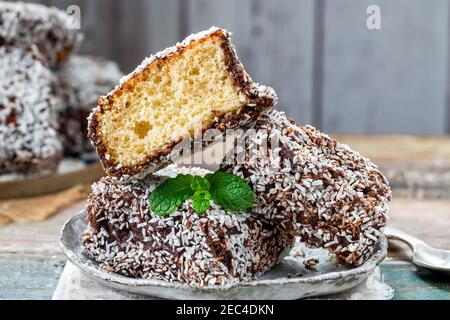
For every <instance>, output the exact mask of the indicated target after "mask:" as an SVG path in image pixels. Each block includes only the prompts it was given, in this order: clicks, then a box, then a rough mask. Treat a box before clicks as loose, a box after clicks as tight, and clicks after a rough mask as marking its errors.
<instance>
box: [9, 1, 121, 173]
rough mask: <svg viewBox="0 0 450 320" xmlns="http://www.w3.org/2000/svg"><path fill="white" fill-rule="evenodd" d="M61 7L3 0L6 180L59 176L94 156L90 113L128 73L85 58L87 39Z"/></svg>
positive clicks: (111, 64) (110, 65)
mask: <svg viewBox="0 0 450 320" xmlns="http://www.w3.org/2000/svg"><path fill="white" fill-rule="evenodd" d="M68 21H69V16H68V15H67V14H66V13H65V12H64V11H61V10H58V9H56V8H50V7H46V6H43V5H39V4H31V3H21V2H15V3H13V2H3V1H0V175H2V174H8V175H9V174H18V175H22V176H25V177H29V176H32V175H47V174H52V173H54V172H55V171H56V169H57V167H58V164H59V162H60V161H61V159H62V158H63V156H64V155H68V156H79V155H80V154H81V153H82V152H84V151H89V148H86V146H87V143H86V142H87V139H86V138H85V136H86V132H83V129H86V130H87V128H86V127H87V120H86V118H87V115H88V113H89V112H90V110H91V108H92V106H93V105H94V106H95V103H96V100H97V98H98V96H99V95H100V94H102V93H103V92H105V90H110V89H112V88H113V86H114V84H115V83H117V81H118V80H119V79H120V77H121V76H122V74H121V72H120V71H119V68H118V67H117V65H116V64H115V63H114V62H110V61H105V60H103V59H99V58H94V57H86V56H77V55H73V53H74V52H75V51H76V50H77V48H78V47H79V45H80V43H81V40H82V35H81V33H80V32H79V30H76V29H73V28H71V26H70V25H69V23H68Z"/></svg>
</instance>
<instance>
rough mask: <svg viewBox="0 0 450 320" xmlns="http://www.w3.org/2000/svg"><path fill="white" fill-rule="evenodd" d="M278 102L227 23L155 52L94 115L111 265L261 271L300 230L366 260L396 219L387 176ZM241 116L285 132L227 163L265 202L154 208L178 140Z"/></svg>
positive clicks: (310, 239)
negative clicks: (254, 73)
mask: <svg viewBox="0 0 450 320" xmlns="http://www.w3.org/2000/svg"><path fill="white" fill-rule="evenodd" d="M276 102H277V97H276V94H275V92H274V90H273V89H272V88H269V87H265V86H261V85H258V84H256V83H254V82H253V81H252V79H251V78H250V76H249V75H248V74H247V73H246V71H245V70H244V68H243V66H242V64H241V63H240V61H239V59H238V57H237V56H236V52H235V50H234V47H233V45H232V44H231V42H230V34H229V33H228V32H227V31H225V30H223V29H220V28H216V27H213V28H211V29H209V30H207V31H205V32H201V33H198V34H195V35H191V36H189V37H188V38H187V39H185V40H184V41H183V42H182V43H178V44H177V45H176V46H174V47H172V48H168V49H166V50H164V51H162V52H160V53H157V54H155V55H153V56H151V57H149V58H147V59H146V60H144V61H143V62H142V64H141V65H140V66H138V67H137V69H136V70H135V71H134V72H133V73H131V74H130V75H128V76H126V77H124V78H123V79H122V80H121V82H120V84H119V85H118V86H116V88H115V89H114V90H113V91H111V92H110V93H109V94H107V95H106V96H102V97H100V98H99V101H98V106H97V107H96V108H95V109H94V110H93V111H92V113H91V115H90V117H89V128H88V130H89V139H90V140H91V142H92V144H93V145H94V147H95V150H96V151H97V154H98V155H99V157H100V160H101V162H102V165H103V168H104V169H105V172H106V173H107V176H106V177H104V178H102V179H101V180H100V181H99V182H97V183H95V184H94V185H93V190H92V193H91V195H90V196H89V198H88V204H87V213H88V221H89V224H88V227H87V230H86V231H85V233H84V236H83V243H84V247H85V251H86V253H87V254H88V255H89V256H91V257H92V258H93V259H95V260H96V261H97V262H98V263H99V264H100V265H101V266H102V267H103V268H105V269H106V270H108V271H111V272H116V273H120V274H122V275H125V276H130V277H138V278H154V279H160V280H166V281H179V282H185V283H188V284H192V285H199V286H208V285H221V284H226V283H234V282H237V281H247V280H251V279H254V278H255V277H258V276H259V275H261V274H262V273H264V272H266V271H267V270H269V269H270V268H272V267H273V266H274V265H275V264H276V263H277V262H278V261H279V260H280V259H281V258H282V257H283V255H284V254H285V253H286V252H288V251H289V249H290V248H291V246H292V244H293V240H294V239H295V237H298V239H299V240H300V241H302V242H304V243H305V244H307V245H309V246H313V247H321V248H326V249H327V250H329V252H330V255H332V256H333V257H334V258H335V260H336V263H340V264H346V265H353V266H358V265H361V264H362V263H364V262H365V260H366V259H367V258H368V257H369V256H370V255H371V253H372V252H373V249H374V247H375V245H376V243H377V241H378V240H379V239H380V236H381V228H382V227H383V226H384V225H385V224H386V221H387V215H388V211H389V201H390V197H391V193H390V189H389V187H388V183H387V181H386V179H385V178H384V177H383V175H382V174H381V173H380V172H379V171H378V169H377V167H376V166H375V165H374V164H372V163H371V162H370V161H369V160H368V159H366V158H364V157H362V156H361V155H359V154H358V153H356V152H354V151H352V150H350V149H349V148H348V147H347V146H345V145H341V144H339V143H337V142H336V141H334V140H333V139H331V138H330V137H328V136H327V135H325V134H322V133H320V132H319V131H317V130H316V129H314V128H313V127H311V126H301V125H299V124H297V123H296V122H294V121H293V120H290V119H288V118H286V116H285V115H284V114H283V113H282V112H278V111H276V110H271V108H272V107H273V106H274V105H275V104H276ZM236 128H239V129H244V132H245V130H246V129H252V132H254V133H253V134H252V135H251V136H250V138H249V139H247V140H246V146H248V147H249V148H251V147H252V146H254V145H258V144H261V143H262V141H265V140H266V141H267V140H268V139H276V140H277V147H276V148H272V149H271V148H267V149H268V150H267V152H266V153H265V154H259V153H258V152H252V153H250V154H248V155H247V156H246V157H244V159H243V161H240V162H239V163H233V162H231V163H230V162H229V161H224V162H223V163H222V165H221V168H220V171H221V172H224V173H231V174H233V175H234V176H237V177H239V179H241V180H243V181H244V180H245V181H246V182H247V183H248V185H249V186H250V188H251V189H252V191H253V193H254V196H255V202H254V205H253V206H252V207H251V208H249V209H248V210H243V211H242V212H239V213H236V212H231V211H228V210H226V209H224V208H223V207H221V206H219V205H218V204H217V203H214V201H211V202H210V206H209V209H207V210H206V212H204V213H202V214H198V213H197V212H196V210H194V208H193V201H192V200H186V201H184V202H183V203H182V204H181V205H180V206H179V207H178V208H177V209H176V210H174V211H173V212H172V213H171V214H170V215H165V216H161V215H158V214H156V213H155V212H153V211H152V207H151V205H150V203H149V198H151V197H152V193H154V192H155V188H156V189H157V188H158V186H160V185H161V184H162V183H164V181H166V179H167V178H165V176H166V175H167V174H164V173H162V172H163V171H164V170H166V171H167V170H168V169H167V168H166V167H167V166H168V165H169V164H170V163H171V161H172V158H171V154H172V151H173V150H174V148H176V146H178V145H179V144H180V143H181V142H182V141H185V139H186V138H191V139H192V138H194V135H195V134H196V132H205V131H207V130H209V129H213V130H215V131H216V132H218V133H220V132H225V131H226V130H227V129H236ZM210 140H211V139H210ZM210 140H207V141H206V140H205V141H203V144H204V146H206V145H207V142H208V141H210ZM212 140H214V139H212ZM257 150H262V149H257ZM161 170H162V171H161ZM169 171H170V170H169ZM171 171H172V172H171V174H172V176H173V175H177V174H178V175H183V174H186V173H188V174H190V175H192V176H196V175H199V176H204V175H205V174H206V173H207V171H205V170H203V169H198V168H189V169H182V168H178V169H177V168H176V169H174V170H171Z"/></svg>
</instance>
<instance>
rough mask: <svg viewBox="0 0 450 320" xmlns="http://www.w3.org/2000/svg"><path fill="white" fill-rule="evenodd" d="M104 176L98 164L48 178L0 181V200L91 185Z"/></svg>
mask: <svg viewBox="0 0 450 320" xmlns="http://www.w3.org/2000/svg"><path fill="white" fill-rule="evenodd" d="M103 175H104V172H103V169H102V167H101V165H100V164H99V163H94V164H91V165H88V166H86V167H85V168H83V169H80V170H75V171H71V172H67V173H63V174H56V175H53V176H48V177H40V178H30V179H20V180H13V181H0V199H10V198H21V197H31V196H37V195H43V194H49V193H53V192H57V191H61V190H64V189H67V188H70V187H72V186H74V185H77V184H84V183H88V184H90V183H92V182H95V181H97V180H99V179H100V178H101V177H102V176H103Z"/></svg>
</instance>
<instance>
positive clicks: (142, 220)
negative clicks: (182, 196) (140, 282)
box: [83, 176, 293, 286]
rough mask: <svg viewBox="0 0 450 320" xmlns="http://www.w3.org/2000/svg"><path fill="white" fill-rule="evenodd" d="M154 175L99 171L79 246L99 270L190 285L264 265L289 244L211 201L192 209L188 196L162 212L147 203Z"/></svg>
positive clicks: (237, 276) (224, 279)
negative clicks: (137, 177)
mask: <svg viewBox="0 0 450 320" xmlns="http://www.w3.org/2000/svg"><path fill="white" fill-rule="evenodd" d="M159 183H161V180H160V178H158V177H154V176H151V177H150V176H149V177H147V178H146V179H144V180H127V181H126V182H124V181H123V180H121V179H120V178H119V179H118V178H115V177H104V178H102V179H101V180H100V181H99V182H97V183H96V184H94V185H93V190H92V193H91V194H90V196H89V198H88V204H87V212H88V221H89V224H88V228H87V230H86V231H85V233H84V238H83V243H84V247H85V251H86V253H87V254H88V255H89V256H90V257H91V258H93V259H94V260H96V261H97V262H98V263H99V264H100V266H101V267H102V268H104V269H106V270H107V271H110V272H115V273H119V274H122V275H124V276H128V277H135V278H151V279H159V280H165V281H169V282H182V283H187V284H190V285H194V286H212V285H225V284H232V283H236V282H239V281H246V280H251V279H254V278H255V277H257V276H259V275H261V274H263V273H264V272H266V271H268V270H269V269H270V268H271V267H272V266H274V265H275V264H276V263H277V261H278V260H279V259H280V258H281V257H283V255H284V254H285V253H287V251H288V250H289V249H290V248H291V245H292V243H293V237H292V236H291V235H289V234H288V233H285V232H281V231H280V230H279V229H277V228H276V227H275V226H274V225H272V224H270V223H267V222H264V221H263V220H261V219H259V218H255V217H253V216H252V215H251V214H249V213H246V212H242V213H239V214H236V213H234V214H232V213H229V212H227V211H225V210H223V209H221V208H219V207H217V206H216V205H214V204H212V206H211V208H210V209H208V210H207V211H206V213H204V214H202V215H199V214H197V213H196V212H194V210H193V208H192V203H191V200H188V201H187V202H186V203H184V205H182V206H181V207H180V208H178V209H177V210H176V211H175V212H173V213H172V214H171V215H170V216H165V217H162V216H157V215H155V214H154V213H153V212H152V211H151V209H150V208H149V201H148V198H149V195H150V193H151V192H152V190H153V189H154V188H155V187H156V186H157V185H158V184H159Z"/></svg>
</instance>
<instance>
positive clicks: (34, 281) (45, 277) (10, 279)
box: [0, 255, 65, 300]
mask: <svg viewBox="0 0 450 320" xmlns="http://www.w3.org/2000/svg"><path fill="white" fill-rule="evenodd" d="M64 265H65V259H64V258H63V257H62V256H52V257H47V256H19V255H8V256H7V255H2V256H0V300H47V299H51V297H52V294H53V291H54V290H55V287H56V284H57V283H58V279H59V276H60V274H61V272H62V270H63V268H64Z"/></svg>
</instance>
